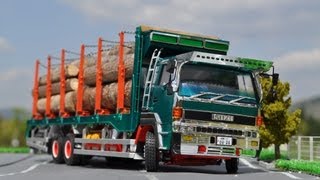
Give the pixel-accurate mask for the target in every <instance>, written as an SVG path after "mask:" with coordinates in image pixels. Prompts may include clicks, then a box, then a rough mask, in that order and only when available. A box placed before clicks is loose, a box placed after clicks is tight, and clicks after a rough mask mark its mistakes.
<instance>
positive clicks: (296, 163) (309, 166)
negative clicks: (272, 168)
mask: <svg viewBox="0 0 320 180" xmlns="http://www.w3.org/2000/svg"><path fill="white" fill-rule="evenodd" d="M276 167H277V168H280V169H283V170H287V171H301V172H304V173H309V174H313V175H320V161H305V160H284V159H279V160H277V161H276Z"/></svg>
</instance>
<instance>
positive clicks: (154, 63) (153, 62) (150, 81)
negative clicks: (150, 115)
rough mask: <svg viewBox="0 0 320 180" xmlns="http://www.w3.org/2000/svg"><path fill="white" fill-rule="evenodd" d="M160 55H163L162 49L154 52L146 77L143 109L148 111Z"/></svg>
mask: <svg viewBox="0 0 320 180" xmlns="http://www.w3.org/2000/svg"><path fill="white" fill-rule="evenodd" d="M160 54H161V49H160V50H158V49H155V50H154V51H153V54H152V57H151V60H150V64H149V68H148V72H147V77H146V82H145V87H144V92H143V98H142V109H144V110H148V109H149V103H150V96H151V89H152V88H151V87H152V85H153V83H154V73H155V68H156V66H157V63H158V60H159V59H160Z"/></svg>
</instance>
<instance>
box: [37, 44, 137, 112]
mask: <svg viewBox="0 0 320 180" xmlns="http://www.w3.org/2000/svg"><path fill="white" fill-rule="evenodd" d="M118 50H119V49H118V48H117V47H114V48H111V49H110V50H108V51H104V52H103V54H102V66H101V69H102V97H101V108H103V109H109V111H111V112H115V111H116V106H117V97H118V83H117V81H118ZM133 53H134V47H125V48H124V66H125V79H126V83H125V96H124V98H125V102H124V104H125V107H128V108H129V107H130V102H131V86H132V80H131V78H132V73H133V62H134V54H133ZM79 64H80V63H79V60H76V61H73V62H71V63H70V64H68V65H66V66H65V77H66V79H65V91H66V94H65V100H64V103H65V111H66V112H68V113H69V114H75V112H76V104H77V90H78V84H79V82H78V75H79ZM96 73H97V72H96V57H94V56H90V57H86V58H85V61H84V84H85V86H84V91H83V92H84V93H83V96H82V97H83V107H82V108H83V110H84V111H87V112H89V113H94V107H95V96H96V87H95V86H96ZM46 80H47V76H46V75H44V76H41V77H40V78H39V89H38V92H39V100H38V103H37V108H38V113H40V114H42V115H44V114H45V111H46V88H47V87H46V84H47V81H46ZM51 83H52V84H51V99H50V100H51V104H50V110H51V113H53V114H55V115H58V114H59V111H60V83H61V82H60V69H59V68H56V69H52V71H51Z"/></svg>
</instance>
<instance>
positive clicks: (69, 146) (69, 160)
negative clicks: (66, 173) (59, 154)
mask: <svg viewBox="0 0 320 180" xmlns="http://www.w3.org/2000/svg"><path fill="white" fill-rule="evenodd" d="M63 147H64V148H63V158H64V162H65V163H66V164H67V165H69V166H73V165H79V164H80V160H81V159H80V156H79V155H75V154H73V151H74V135H73V134H68V135H67V136H66V138H65V141H64V146H63Z"/></svg>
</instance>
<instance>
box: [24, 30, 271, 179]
mask: <svg viewBox="0 0 320 180" xmlns="http://www.w3.org/2000/svg"><path fill="white" fill-rule="evenodd" d="M126 34H128V33H126V32H120V34H119V37H120V39H119V42H117V43H118V44H116V47H117V48H118V52H117V58H116V61H114V62H113V63H112V61H111V60H110V58H109V59H108V55H107V56H106V57H105V58H106V59H107V60H106V61H104V60H103V57H102V56H104V55H103V54H102V53H103V47H104V45H105V44H108V43H113V42H110V41H106V40H103V39H102V38H99V40H98V45H97V46H95V48H97V53H96V56H95V59H94V61H95V62H94V67H95V83H94V90H93V92H94V97H93V100H94V101H92V102H93V104H94V107H93V108H92V109H86V108H85V107H84V106H85V105H84V101H85V100H88V99H87V98H86V97H85V93H86V92H85V91H86V90H87V89H90V88H88V87H87V86H86V83H85V78H86V75H85V70H86V69H85V66H86V65H85V63H86V62H87V61H86V54H85V50H86V47H88V46H86V45H81V48H80V49H81V50H80V59H79V64H78V69H79V72H78V74H77V76H76V78H77V80H78V84H77V90H76V91H75V92H74V94H75V96H76V98H75V104H72V105H71V106H72V107H71V108H74V109H75V111H74V112H70V111H68V110H67V108H66V98H67V96H68V93H67V90H66V81H67V79H66V72H65V69H66V64H65V53H66V50H64V49H63V50H62V51H61V59H60V60H61V61H60V71H59V73H60V77H59V78H58V79H59V88H60V89H59V94H58V96H59V102H58V105H57V107H58V109H57V111H56V112H54V111H53V110H52V108H51V107H52V103H54V102H53V99H54V98H52V93H53V84H52V83H51V81H52V67H51V58H50V57H48V61H47V65H46V68H47V72H46V85H45V91H46V92H45V97H44V99H43V101H44V102H45V104H44V105H40V106H39V105H38V104H39V101H40V100H39V95H40V94H39V65H40V62H39V61H38V60H37V61H36V67H35V69H36V71H35V78H34V88H33V115H32V118H31V119H30V120H28V121H27V129H26V141H27V145H28V146H29V147H31V148H33V149H37V150H40V151H43V152H47V153H49V154H51V156H52V159H53V162H55V163H66V164H67V165H78V164H85V163H86V162H87V161H88V160H89V159H90V158H91V157H93V156H104V157H106V158H107V159H118V160H123V159H124V158H125V159H131V160H136V161H144V162H145V168H146V170H147V171H148V172H154V171H158V167H159V163H163V164H166V165H182V166H184V165H186V166H187V165H208V164H214V165H220V164H221V163H222V162H223V161H225V165H226V170H227V172H228V173H237V171H238V163H239V157H240V156H241V152H242V150H244V149H253V150H257V149H258V148H259V145H260V136H259V131H258V129H259V126H260V125H261V124H262V123H263V120H262V116H261V113H260V109H261V99H262V90H261V86H260V83H259V77H260V75H261V74H265V73H266V72H268V71H269V70H270V69H271V68H272V67H273V63H272V62H270V61H265V60H258V59H251V58H242V57H231V56H228V55H227V52H228V49H229V41H225V40H221V39H220V38H218V37H215V36H205V35H198V34H192V33H186V32H180V31H173V30H167V29H162V28H155V27H149V26H139V27H137V28H136V31H135V32H134V33H130V34H128V35H132V34H134V35H135V42H134V44H133V45H134V51H133V54H134V58H133V64H132V72H128V71H126V61H125V60H124V59H125V58H126V55H125V52H124V51H125V48H126V47H128V43H126V42H125V40H124V36H125V35H126ZM109 54H110V53H109ZM111 59H112V58H111ZM110 61H111V64H115V63H116V64H117V71H116V72H117V77H116V78H115V79H116V80H115V82H113V83H115V84H113V87H115V89H114V90H113V91H108V93H109V94H108V93H107V95H110V94H112V93H113V94H115V96H116V103H115V102H113V104H114V105H113V106H114V107H115V108H114V109H113V110H110V109H109V108H106V107H110V106H108V105H110V104H111V102H110V101H108V100H106V96H107V95H106V94H104V87H105V84H104V83H105V82H104V79H105V78H106V77H104V76H106V73H105V69H103V67H104V65H105V63H110ZM108 67H109V66H108ZM108 67H106V68H108ZM128 73H130V77H129V78H130V82H131V86H130V88H129V90H127V86H126V83H127V81H128V77H127V74H128ZM273 76H274V77H277V74H273ZM109 77H110V76H109ZM40 84H41V83H40ZM108 87H109V86H108ZM127 92H130V93H129V95H128V93H127ZM56 96H57V95H56ZM128 98H129V101H128V102H129V103H128V102H126V99H128ZM92 102H91V103H92ZM104 104H106V105H104ZM39 108H43V109H44V110H45V111H44V112H43V113H42V114H41V113H39Z"/></svg>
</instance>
